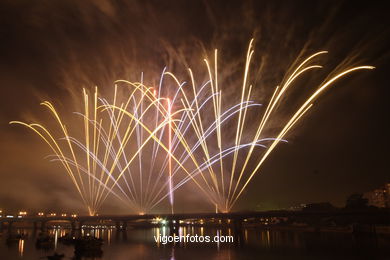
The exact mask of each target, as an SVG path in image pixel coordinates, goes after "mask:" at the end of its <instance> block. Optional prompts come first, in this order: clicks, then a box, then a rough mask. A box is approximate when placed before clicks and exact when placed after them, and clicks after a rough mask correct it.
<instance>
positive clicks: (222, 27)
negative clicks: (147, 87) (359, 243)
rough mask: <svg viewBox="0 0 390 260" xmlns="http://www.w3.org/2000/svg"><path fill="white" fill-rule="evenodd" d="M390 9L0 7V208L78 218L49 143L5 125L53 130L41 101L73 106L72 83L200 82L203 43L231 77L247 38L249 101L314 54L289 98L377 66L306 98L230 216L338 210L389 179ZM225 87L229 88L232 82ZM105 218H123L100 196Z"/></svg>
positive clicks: (198, 203) (102, 0)
mask: <svg viewBox="0 0 390 260" xmlns="http://www.w3.org/2000/svg"><path fill="white" fill-rule="evenodd" d="M383 2H384V1H383ZM389 11H390V10H389V9H388V8H386V7H385V4H382V1H375V2H371V1H363V2H362V3H359V2H358V1H318V2H317V1H124V0H117V1H114V0H98V1H76V0H71V1H59V0H55V1H53V0H44V1H39V2H37V1H29V0H25V1H21V0H16V1H15V0H2V1H1V2H0V86H1V94H2V95H1V102H0V143H1V146H0V155H1V156H0V158H1V163H0V165H1V168H0V208H2V209H7V210H19V209H22V208H24V209H27V210H40V209H44V210H67V211H75V212H81V213H82V212H83V205H82V204H81V202H80V198H79V196H78V195H77V193H76V192H75V189H74V187H73V185H72V184H71V182H70V180H69V178H68V177H67V176H66V174H65V172H64V170H63V168H62V166H61V165H59V164H56V163H50V162H49V161H48V160H47V159H45V156H46V155H48V154H50V151H49V149H48V148H47V147H46V145H45V144H44V143H43V142H42V141H41V140H40V139H39V138H38V137H37V136H36V135H34V134H33V133H31V132H30V131H28V130H26V129H25V128H22V127H18V126H10V125H9V124H8V123H9V121H11V120H26V121H29V122H30V121H34V120H38V121H39V122H48V121H49V123H50V120H52V119H51V117H50V116H49V115H48V113H42V111H43V109H42V107H41V106H39V103H40V102H41V101H43V100H46V99H48V100H51V101H52V102H53V103H54V104H55V105H56V106H58V107H59V110H60V111H62V112H65V113H66V112H71V111H75V110H77V107H74V106H73V104H74V103H75V96H77V95H79V94H81V91H82V88H83V87H85V88H91V89H92V88H93V87H94V86H96V85H97V86H99V87H100V88H101V89H102V91H103V92H106V93H110V91H111V90H112V87H113V82H114V81H115V80H117V79H127V80H130V81H136V80H139V77H140V74H141V72H144V77H145V81H146V82H147V83H149V84H151V85H153V84H155V83H156V82H158V80H159V74H160V73H161V71H162V69H163V68H164V66H168V68H169V70H171V71H173V72H175V73H176V74H180V73H182V72H183V71H184V70H185V68H186V67H187V66H190V67H192V68H194V70H195V71H198V72H199V73H200V74H201V73H202V70H203V72H204V69H203V67H202V66H203V65H202V62H203V58H204V57H206V56H209V57H211V56H212V53H213V50H214V48H218V49H219V51H220V55H221V57H222V58H221V59H223V63H224V64H225V65H226V66H225V68H226V71H224V72H223V73H226V74H227V75H228V74H229V73H231V75H237V74H239V75H241V71H240V70H239V69H236V67H235V66H236V65H240V66H241V65H242V62H243V60H244V57H245V53H246V49H247V45H248V43H249V41H250V39H251V38H255V47H254V49H255V55H254V62H253V64H252V65H253V67H252V68H253V70H254V72H253V81H254V82H255V83H256V84H255V87H254V93H255V97H256V99H258V100H259V101H260V102H264V100H267V98H269V94H270V93H271V92H272V90H273V89H274V87H275V86H277V85H278V84H279V83H280V82H281V81H282V80H283V76H284V75H285V73H286V71H287V70H288V68H289V67H290V66H291V65H292V64H293V63H294V61H295V59H296V58H301V59H302V57H305V56H308V55H310V54H311V53H313V52H315V51H319V50H328V51H329V54H328V55H326V56H325V57H324V58H323V59H321V64H323V65H324V67H325V69H324V71H323V72H321V73H319V75H318V77H317V76H313V77H307V78H304V79H302V80H300V81H299V82H298V83H297V85H299V86H301V87H300V88H299V89H300V92H297V93H295V94H294V95H293V96H292V97H291V99H292V100H298V101H300V100H301V99H300V98H301V96H304V94H305V93H306V91H307V90H309V89H313V88H311V87H310V86H314V87H315V86H318V84H319V83H321V81H322V80H323V79H324V78H325V77H326V75H328V74H329V73H332V71H334V69H335V68H348V67H351V66H354V65H373V66H375V67H376V69H375V70H370V71H361V72H357V73H353V74H351V75H350V76H347V77H346V78H345V79H343V80H341V81H339V82H338V83H337V84H336V85H335V86H334V87H332V88H331V89H330V90H329V91H327V92H326V93H325V95H323V96H322V97H321V98H320V99H319V100H318V101H316V102H315V106H314V108H313V109H312V110H311V111H310V113H309V114H308V115H307V116H306V118H304V120H303V121H301V122H300V123H299V126H297V127H296V128H295V129H294V130H293V131H292V133H291V134H290V135H289V136H288V137H287V139H288V140H289V143H288V144H281V145H279V146H278V147H277V149H276V150H275V151H274V153H273V154H272V155H271V156H270V157H269V158H268V159H267V161H266V163H265V165H264V167H263V168H262V169H261V170H260V172H259V173H258V174H257V175H256V177H255V178H254V179H253V181H252V182H251V183H250V184H249V186H248V188H247V190H246V192H245V193H244V194H243V196H242V197H241V199H240V200H239V201H238V203H237V205H236V207H235V208H234V209H235V210H254V209H256V210H267V209H281V208H288V207H290V206H294V205H299V204H300V203H311V202H326V201H329V202H331V203H332V204H334V205H336V206H343V205H344V203H345V199H346V197H347V196H348V195H350V194H352V193H355V192H358V193H362V192H365V191H369V190H372V189H374V188H377V187H379V186H381V185H383V184H384V183H385V182H389V181H390V175H389V169H388V160H389V152H388V147H389V138H388V137H387V133H389V130H390V129H389V125H390V117H389V113H388V112H389V87H390V86H389V79H388V74H389V54H390V52H389V49H388V46H389V43H390V37H389V36H390V34H389V28H390V26H389V25H390V23H389V18H388V17H389ZM229 65H230V66H229ZM338 65H340V66H339V67H337V66H338ZM260 67H261V69H260ZM221 68H222V66H221ZM221 70H223V69H221ZM233 77H234V76H233ZM226 78H228V76H226ZM232 82H234V80H232ZM313 82H316V84H314V83H313ZM312 83H313V84H312ZM226 85H227V86H225V88H226V89H227V90H228V91H230V93H235V91H236V90H235V85H234V84H232V85H231V86H229V85H228V84H226ZM264 97H265V98H264ZM292 104H293V103H292ZM186 189H187V190H186ZM183 190H184V191H188V192H186V193H185V194H187V195H186V196H183V200H180V199H179V200H178V201H177V206H176V207H177V209H178V211H186V212H191V211H194V209H197V210H198V211H206V210H212V207H211V206H210V205H209V204H208V203H207V202H206V201H205V200H204V199H203V198H202V196H199V195H198V193H199V194H200V192H199V191H197V190H196V189H193V188H188V187H183ZM182 192H183V191H182ZM184 198H185V199H184ZM102 212H110V213H122V214H123V213H127V209H126V208H125V207H124V206H123V205H120V202H118V201H117V200H115V199H112V198H110V199H108V200H107V202H106V203H105V205H104V206H103V208H102Z"/></svg>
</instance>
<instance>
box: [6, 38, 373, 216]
mask: <svg viewBox="0 0 390 260" xmlns="http://www.w3.org/2000/svg"><path fill="white" fill-rule="evenodd" d="M325 53H327V52H326V51H320V52H317V53H314V54H313V55H311V56H309V57H308V58H306V59H305V60H304V61H302V62H301V63H300V64H299V65H298V66H297V67H296V68H295V69H294V70H293V71H292V73H291V74H289V75H287V76H286V77H285V78H286V80H284V81H283V82H282V84H281V85H280V86H278V87H276V88H275V90H274V92H273V95H272V96H271V98H270V100H269V102H268V104H267V105H266V107H265V110H264V112H263V113H262V114H261V113H259V111H261V110H260V108H261V104H259V103H256V102H255V101H253V100H252V91H253V89H254V87H253V85H251V84H250V82H249V81H250V75H249V74H250V64H251V60H252V57H253V54H254V50H253V40H252V41H251V42H250V44H249V47H248V52H247V56H246V62H245V66H244V74H243V78H242V84H241V86H240V87H239V89H240V95H239V98H238V99H237V101H232V100H231V99H229V98H224V97H225V95H226V94H225V93H226V90H225V89H224V88H223V87H221V86H220V82H219V80H218V70H219V68H218V66H217V64H218V51H217V50H215V53H214V61H213V65H214V66H211V65H210V64H211V63H210V62H209V61H208V60H207V59H205V60H204V61H205V65H206V68H207V72H208V81H207V82H206V83H204V84H203V85H201V86H197V85H196V82H195V77H194V75H193V72H192V70H191V69H188V73H189V77H190V83H189V84H187V83H186V82H180V80H179V79H178V77H176V76H175V75H174V74H173V73H171V72H168V71H166V69H164V70H163V73H162V75H161V78H160V83H159V86H158V88H154V87H148V86H146V85H144V84H143V78H141V82H129V81H125V80H119V81H117V82H116V84H115V88H114V93H113V99H112V101H108V100H107V99H105V98H103V97H100V96H99V95H98V89H97V88H95V91H94V93H93V95H92V96H91V97H90V96H89V95H88V93H87V92H86V91H85V90H83V103H84V111H83V112H82V113H76V114H77V115H78V116H80V117H81V119H82V122H83V127H84V129H83V134H82V137H81V138H76V137H75V136H72V135H71V134H70V132H69V130H68V129H67V127H66V125H65V123H64V122H63V120H62V119H61V117H60V115H59V113H58V112H57V111H56V109H55V108H54V106H53V105H52V104H51V103H50V102H48V101H45V102H43V103H42V105H43V106H45V107H46V108H48V109H49V111H51V113H52V114H53V116H54V118H55V119H56V121H57V123H58V125H59V129H60V134H59V135H60V137H58V131H49V129H47V128H46V127H44V126H43V125H41V124H36V123H32V124H27V123H24V122H20V121H12V122H11V124H21V125H24V126H26V127H28V128H30V129H31V130H33V131H34V132H35V133H37V134H38V135H39V136H40V137H41V138H42V139H43V140H44V141H45V142H46V143H47V144H48V146H49V147H50V148H51V150H52V151H53V152H54V155H53V156H51V157H50V158H51V160H52V161H59V162H60V163H61V164H62V165H63V167H64V168H65V170H66V172H67V173H68V175H69V177H70V179H71V181H72V182H73V184H74V185H75V187H76V189H77V191H78V193H79V194H80V196H81V198H82V201H83V202H84V204H85V206H86V207H87V209H88V212H89V214H90V215H95V214H96V213H97V211H98V210H99V209H100V208H101V206H102V204H103V203H104V201H105V200H106V199H107V197H108V196H109V195H110V194H113V195H114V196H115V197H117V198H118V199H120V200H121V201H122V202H123V203H125V204H126V205H128V206H129V207H130V208H131V209H132V210H134V211H136V212H138V213H139V214H144V213H146V212H149V211H150V210H151V209H152V208H154V207H155V206H156V205H158V204H159V203H160V202H162V201H163V200H165V199H166V198H167V197H168V199H169V203H170V207H171V213H172V214H173V209H174V207H173V206H174V191H175V190H176V189H178V188H180V187H182V186H183V185H184V184H186V183H187V182H189V181H190V182H191V183H194V184H195V185H196V186H197V187H198V188H199V189H200V191H202V192H203V194H204V195H205V196H206V197H207V199H208V200H209V201H210V202H211V203H212V205H215V207H216V208H217V209H218V210H219V211H221V212H228V211H230V210H231V209H232V207H233V206H234V205H235V203H236V202H237V200H238V199H239V198H240V196H241V195H242V193H243V192H244V190H245V189H246V187H247V186H248V184H249V182H250V181H251V180H252V178H253V177H254V175H255V174H256V173H258V172H259V169H260V168H261V166H262V164H263V163H264V161H265V160H266V159H267V158H268V156H269V155H270V154H271V153H272V151H273V150H274V149H275V147H276V146H277V144H279V143H280V142H286V140H285V137H286V135H287V134H288V133H289V132H290V131H291V129H292V128H293V127H294V125H295V124H297V123H298V122H299V121H300V120H301V119H302V118H303V116H304V115H305V114H306V113H307V112H308V110H310V108H311V107H312V106H313V102H314V101H315V100H316V99H317V98H318V97H319V96H320V95H321V94H322V93H323V92H324V91H325V90H326V89H328V88H330V87H331V86H332V85H333V83H335V82H336V81H337V80H338V79H340V78H342V77H344V76H345V75H347V74H349V73H351V72H353V71H357V70H362V69H373V68H374V67H372V66H358V67H352V68H349V69H346V70H344V71H341V72H339V73H338V74H335V75H334V76H333V77H331V78H329V79H327V80H326V81H325V82H323V83H322V84H321V85H319V86H318V88H317V89H316V90H315V91H314V92H313V93H310V94H309V97H308V98H307V99H306V100H305V101H304V102H303V103H302V104H301V105H300V106H299V108H298V109H297V110H296V111H294V112H293V113H291V114H290V115H289V117H288V119H287V120H286V122H285V123H284V124H281V125H279V126H278V129H276V130H275V127H274V126H273V125H272V124H271V121H272V119H273V118H275V117H278V116H279V117H280V115H278V113H277V108H278V107H279V106H281V105H283V101H284V100H285V99H286V97H287V95H288V94H287V93H288V90H289V89H290V88H292V86H293V83H294V82H295V81H296V80H297V79H298V78H300V77H301V76H302V75H303V74H305V73H306V72H309V71H312V70H314V69H320V68H322V66H320V65H318V64H315V63H314V62H315V60H316V58H317V57H318V56H320V55H323V54H325ZM172 82H173V83H172ZM231 87H232V86H229V88H231ZM118 88H125V91H126V93H128V94H125V95H119V94H118ZM164 88H167V89H172V88H173V89H176V91H175V92H174V95H173V96H172V97H169V98H168V97H162V96H161V93H162V90H163V89H164ZM188 88H189V90H188ZM122 92H123V91H122ZM122 92H121V93H122ZM259 115H261V116H259ZM248 118H250V120H249V119H248ZM271 130H272V131H271ZM270 132H272V136H271V137H270V136H269V135H270ZM232 133H233V135H232ZM74 135H76V134H74Z"/></svg>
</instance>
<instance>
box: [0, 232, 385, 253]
mask: <svg viewBox="0 0 390 260" xmlns="http://www.w3.org/2000/svg"><path fill="white" fill-rule="evenodd" d="M12 232H13V233H19V234H21V233H23V234H27V235H28V236H27V237H26V238H24V239H19V240H15V241H13V242H9V243H7V237H8V235H9V234H8V232H7V231H6V230H5V231H3V233H0V259H1V260H14V259H26V260H38V259H46V256H48V255H52V254H53V253H54V252H58V253H61V254H62V253H63V254H65V258H63V259H76V258H74V247H73V246H72V245H64V244H62V243H59V242H58V241H57V242H56V243H55V244H54V248H52V249H49V250H42V249H36V247H35V241H36V237H37V235H38V232H35V231H34V230H33V229H17V230H13V231H12ZM67 232H70V230H67V229H60V228H59V229H50V230H49V233H50V235H51V236H53V237H57V238H58V237H60V236H62V235H65V234H66V233H67ZM81 232H82V233H83V234H84V235H86V234H90V235H95V236H97V237H101V238H103V240H104V245H103V255H102V257H95V258H91V257H90V258H87V257H82V258H78V259H82V260H87V259H94V260H128V259H145V260H147V259H159V260H182V259H184V260H192V259H201V260H206V259H212V260H223V259H230V260H236V259H264V260H273V259H390V237H389V236H362V235H360V236H354V235H351V234H344V233H313V232H298V231H280V230H264V229H256V228H248V229H244V230H243V236H242V239H243V242H244V243H241V245H237V244H235V243H219V244H218V243H176V244H175V245H173V244H166V245H163V244H162V243H160V244H158V243H156V242H155V240H154V236H156V235H157V236H158V235H159V234H169V230H168V228H142V229H141V228H139V229H130V230H127V231H126V232H123V231H122V232H121V231H119V232H117V231H116V230H115V229H88V230H87V229H85V230H82V231H81ZM179 232H181V234H191V235H195V234H198V235H211V236H213V235H215V234H217V233H219V234H221V235H228V234H229V233H230V234H231V233H232V231H231V230H230V229H228V228H225V229H215V228H211V227H187V228H183V227H181V228H180V230H179ZM75 235H77V234H75Z"/></svg>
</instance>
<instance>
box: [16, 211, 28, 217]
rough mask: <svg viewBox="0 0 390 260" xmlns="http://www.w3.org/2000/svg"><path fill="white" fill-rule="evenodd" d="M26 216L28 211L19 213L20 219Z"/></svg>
mask: <svg viewBox="0 0 390 260" xmlns="http://www.w3.org/2000/svg"><path fill="white" fill-rule="evenodd" d="M25 216H27V212H26V211H19V215H18V218H21V217H25Z"/></svg>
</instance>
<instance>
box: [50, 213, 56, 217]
mask: <svg viewBox="0 0 390 260" xmlns="http://www.w3.org/2000/svg"><path fill="white" fill-rule="evenodd" d="M49 216H50V217H55V216H57V214H56V213H50V215H49Z"/></svg>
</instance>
